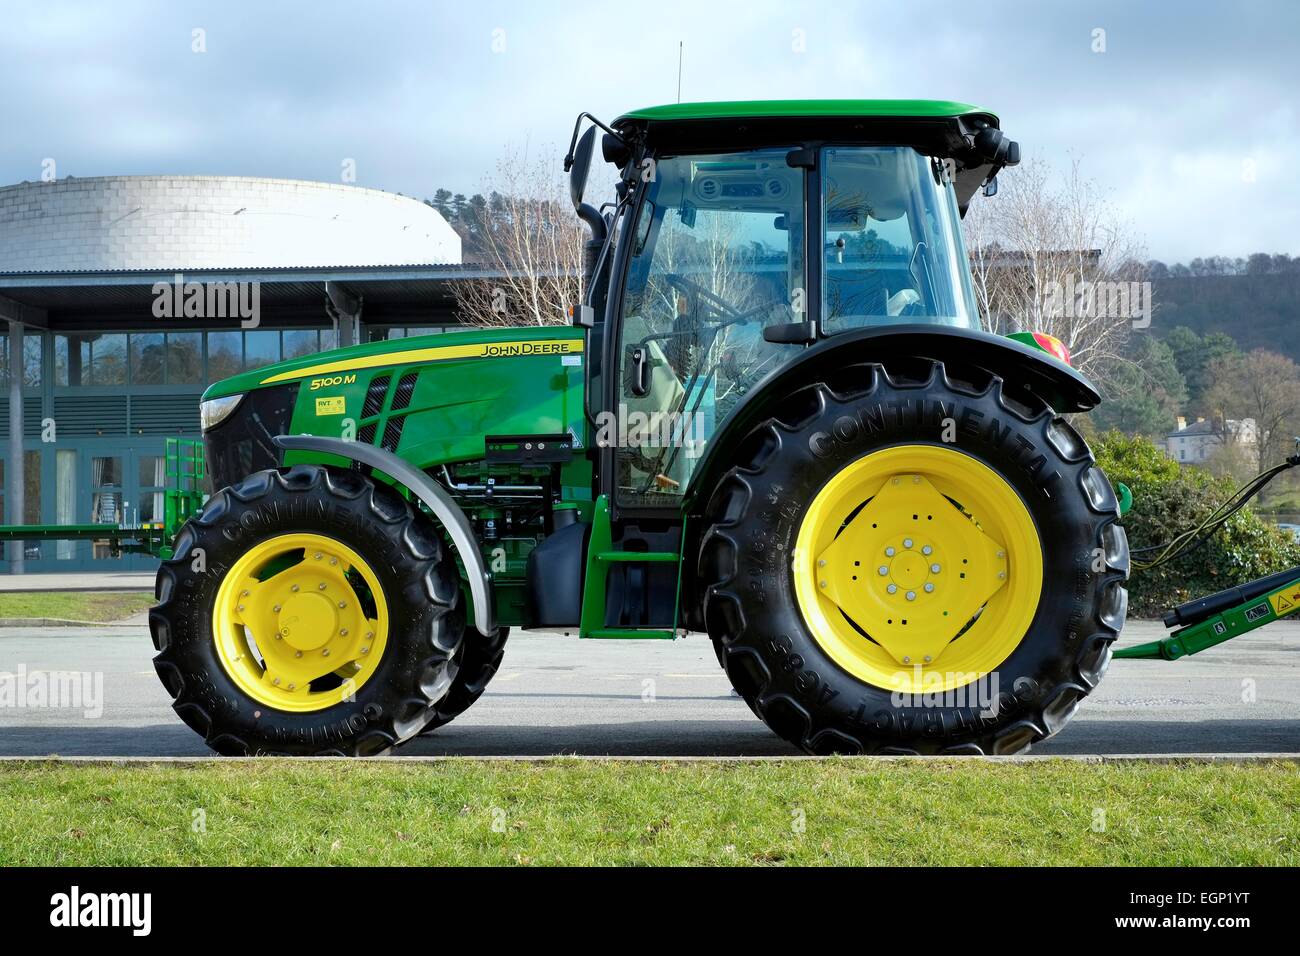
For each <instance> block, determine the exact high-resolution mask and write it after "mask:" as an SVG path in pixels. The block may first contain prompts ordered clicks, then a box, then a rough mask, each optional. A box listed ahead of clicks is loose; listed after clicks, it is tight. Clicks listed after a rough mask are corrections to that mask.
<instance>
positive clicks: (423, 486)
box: [272, 435, 497, 637]
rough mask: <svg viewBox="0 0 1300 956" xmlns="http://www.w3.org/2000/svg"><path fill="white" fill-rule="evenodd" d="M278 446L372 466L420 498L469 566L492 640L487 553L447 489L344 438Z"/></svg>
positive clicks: (307, 438)
mask: <svg viewBox="0 0 1300 956" xmlns="http://www.w3.org/2000/svg"><path fill="white" fill-rule="evenodd" d="M272 440H273V441H274V442H275V443H276V445H278V446H279V447H280V448H283V449H285V450H291V451H313V452H321V453H323V454H327V455H337V456H338V457H340V458H346V459H347V460H348V461H355V462H358V463H360V464H363V465H369V466H370V467H371V468H374V469H376V470H377V471H382V472H383V473H384V474H385V475H388V476H390V477H392V478H395V479H396V480H397V481H398V482H400V483H401V484H402V485H403V486H405V487H406V488H408V489H410V491H411V493H412V494H413V495H415V497H417V498H419V499H420V500H421V501H422V502H424V504H425V505H427V506H428V508H429V510H430V511H432V512H433V514H434V517H436V518H437V519H438V521H439V522H441V524H442V526H443V527H444V528H446V529H447V534H448V535H450V536H451V541H452V544H454V545H455V546H456V553H457V554H458V555H460V560H461V562H462V563H463V564H464V565H465V575H466V577H467V578H469V593H470V598H471V599H472V601H473V604H474V626H475V627H476V628H477V629H478V631H479V633H480V634H482V635H483V636H485V637H490V636H491V635H492V634H493V632H494V631H496V629H497V624H496V606H495V604H494V603H493V600H492V578H491V576H490V575H489V574H488V570H487V565H486V564H484V562H483V553H482V552H481V551H480V550H479V547H478V538H476V537H475V536H474V529H473V528H472V527H471V526H470V523H469V519H468V518H467V517H465V512H463V511H461V510H460V506H459V505H457V504H456V502H455V501H453V500H452V497H451V495H449V494H447V491H446V489H444V488H443V487H442V486H441V485H439V484H438V483H437V482H436V481H434V480H433V479H432V478H430V477H429V476H428V475H426V474H425V473H424V472H423V471H421V470H420V469H418V468H416V467H415V466H414V465H411V464H409V463H408V462H406V461H403V460H402V459H401V458H398V457H397V456H396V455H394V454H393V453H392V452H391V451H386V450H385V449H383V448H377V447H375V446H374V445H363V444H361V443H360V442H355V441H343V439H341V438H318V437H316V436H314V435H277V436H275V438H274V439H272Z"/></svg>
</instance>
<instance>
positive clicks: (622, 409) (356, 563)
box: [150, 101, 1129, 755]
mask: <svg viewBox="0 0 1300 956" xmlns="http://www.w3.org/2000/svg"><path fill="white" fill-rule="evenodd" d="M584 123H586V125H585V129H584ZM580 132H581V135H579V133H580ZM597 145H599V147H600V152H601V154H602V157H603V159H604V160H605V162H606V163H608V164H611V165H612V166H613V167H614V168H616V169H617V171H618V175H617V181H616V183H615V186H614V190H613V193H612V194H611V198H610V200H609V202H607V203H606V204H605V205H604V206H603V207H602V208H600V209H597V208H595V207H593V205H591V204H589V203H588V202H584V193H585V187H586V182H587V178H588V171H589V168H590V166H591V164H592V160H593V156H594V154H595V152H596V147H597ZM1018 159H1019V147H1018V146H1017V144H1016V143H1014V142H1012V141H1011V140H1010V139H1009V138H1007V137H1006V136H1005V135H1004V134H1003V133H1002V132H1001V131H1000V129H999V125H998V120H997V118H996V117H995V116H994V115H993V114H991V113H988V112H986V111H984V110H980V109H976V108H973V107H970V106H965V105H962V104H958V103H948V102H926V101H813V102H761V103H710V104H681V105H674V106H663V107H657V108H652V109H645V110H640V111H637V112H633V113H628V114H626V115H625V116H622V117H621V118H619V119H618V120H616V121H615V122H614V123H613V124H611V125H609V126H606V125H604V124H603V123H600V122H599V121H597V120H595V119H594V118H593V117H590V116H589V115H588V114H583V116H581V117H579V120H578V123H577V124H576V125H575V128H574V139H573V143H572V145H571V147H570V150H569V155H568V157H567V159H566V168H567V169H570V176H571V181H570V186H571V191H572V195H573V200H574V205H575V209H576V212H577V215H578V216H579V217H580V218H581V219H582V220H583V221H584V222H585V223H586V224H587V226H588V227H589V230H590V237H589V241H588V242H587V245H586V249H585V265H584V269H585V275H584V277H583V278H584V293H583V298H582V301H581V304H580V305H579V306H577V307H576V308H575V309H574V310H573V315H572V316H571V317H570V319H571V321H570V322H569V323H568V324H567V325H565V324H558V325H555V326H546V327H529V328H512V329H491V330H478V331H465V332H458V333H454V334H444V335H437V336H427V337H422V338H408V339H404V340H401V341H397V342H377V343H371V344H366V345H359V346H356V347H352V348H347V349H340V350H337V351H332V352H325V353H322V354H318V355H313V356H309V357H306V358H299V359H294V360H291V361H286V362H282V363H280V364H278V365H273V366H270V367H267V368H260V369H256V370H253V371H248V372H245V373H243V374H241V375H238V376H235V377H233V378H230V379H228V380H226V381H223V382H220V383H218V384H216V385H213V386H212V387H211V388H210V389H208V391H207V393H206V394H205V395H204V397H203V405H202V420H203V428H204V441H205V444H206V453H207V460H208V463H209V469H210V471H211V474H212V477H213V484H214V487H215V488H218V489H220V490H218V491H216V492H215V494H213V495H212V497H211V498H210V499H208V501H207V503H206V505H205V506H204V507H203V508H202V511H201V512H200V513H198V514H197V515H195V516H194V517H192V518H191V519H190V520H189V521H188V522H187V523H186V524H185V525H184V527H183V528H182V530H181V531H180V533H179V535H178V536H177V538H176V540H175V542H174V548H173V554H172V556H171V557H170V558H168V559H167V560H166V561H164V563H163V564H162V566H161V568H160V570H159V573H158V584H157V598H158V605H157V607H156V608H155V609H154V610H153V611H152V613H151V615H150V623H151V628H152V632H153V638H154V642H155V645H156V647H157V650H158V655H157V657H156V658H155V666H156V668H157V671H158V674H159V676H160V677H161V679H162V681H163V683H164V685H165V686H166V687H167V689H168V691H169V692H170V693H171V695H172V697H173V698H174V701H175V703H174V706H175V709H176V712H177V713H178V714H179V715H180V717H181V718H182V719H183V720H184V721H185V722H186V723H187V724H189V725H190V726H191V727H192V728H194V730H196V731H197V732H198V733H200V734H202V735H203V737H204V739H205V740H206V741H207V743H208V745H209V746H210V747H212V748H213V749H214V750H216V751H219V752H220V753H223V754H255V753H284V754H347V755H352V754H374V753H381V752H384V751H387V750H388V749H390V748H392V747H394V746H395V745H398V744H401V743H402V742H403V741H406V740H408V739H410V738H412V737H414V736H416V735H418V734H421V733H425V732H428V731H431V730H433V729H435V728H437V727H439V726H441V725H442V724H445V723H446V722H448V721H450V720H452V719H453V718H455V717H456V716H457V715H458V714H459V713H461V712H462V711H464V710H465V709H466V708H467V707H469V706H470V705H471V704H472V703H473V702H474V701H475V700H476V699H477V698H478V697H479V696H480V695H481V694H482V693H483V691H484V688H485V686H486V685H487V683H488V682H489V681H490V680H491V678H492V676H493V674H494V672H495V671H496V669H497V667H498V666H499V664H500V662H501V659H502V654H503V652H504V649H505V644H506V635H507V632H508V629H509V628H511V627H518V628H525V629H529V628H534V629H542V630H546V631H554V632H569V633H571V634H572V633H577V634H578V635H579V636H580V637H582V638H589V639H616V640H623V639H631V638H645V639H656V638H658V639H671V638H674V637H677V636H680V635H683V634H685V633H686V632H690V631H695V632H705V633H707V634H708V636H709V639H710V640H712V642H713V646H714V648H715V650H716V652H717V658H718V661H719V663H720V664H721V666H722V667H723V668H724V669H725V670H726V673H727V675H728V677H729V678H730V680H731V683H732V685H733V686H734V687H735V689H736V691H737V693H738V694H739V695H740V696H741V697H743V698H744V700H745V701H746V702H747V703H748V705H749V706H750V708H751V709H752V710H753V711H754V713H755V714H756V715H757V716H758V717H759V718H761V719H762V720H763V721H765V722H766V723H767V725H768V726H769V727H770V728H771V729H772V730H773V731H775V732H776V733H777V734H779V735H780V736H781V737H783V738H785V739H786V740H788V741H790V742H791V743H792V744H794V745H795V746H797V747H799V748H802V749H804V750H806V751H809V752H812V753H819V754H825V753H902V754H913V753H919V754H940V753H945V754H981V753H982V754H993V753H997V754H1003V753H1014V752H1017V751H1021V750H1024V749H1025V748H1026V747H1028V746H1029V745H1030V744H1032V743H1034V742H1035V741H1039V740H1042V739H1044V738H1045V737H1048V736H1050V735H1052V734H1054V733H1056V732H1057V731H1059V730H1060V729H1061V728H1062V727H1063V726H1064V725H1065V724H1066V723H1067V722H1068V721H1069V720H1070V718H1071V717H1072V716H1073V714H1074V713H1075V711H1076V709H1077V707H1078V705H1079V702H1080V701H1081V700H1082V698H1084V697H1085V696H1087V695H1088V693H1089V692H1090V691H1091V690H1092V689H1093V688H1094V687H1096V686H1097V683H1098V682H1099V681H1100V680H1101V678H1102V675H1103V674H1104V673H1105V671H1106V668H1107V665H1108V664H1109V662H1110V659H1111V644H1112V642H1114V640H1115V638H1116V637H1117V635H1118V634H1119V631H1120V628H1121V627H1122V626H1123V623H1124V615H1125V611H1126V606H1127V594H1126V591H1125V588H1124V582H1125V580H1126V578H1127V575H1128V568H1129V555H1128V545H1127V542H1126V539H1125V536H1124V531H1123V529H1122V528H1121V527H1120V526H1119V524H1118V521H1119V508H1118V503H1117V500H1116V496H1115V492H1114V491H1113V489H1112V487H1111V485H1110V483H1109V482H1108V481H1107V479H1106V478H1105V476H1104V475H1103V474H1102V472H1101V471H1100V470H1099V469H1098V468H1097V466H1096V465H1095V463H1094V461H1093V457H1092V455H1091V453H1090V452H1089V449H1088V446H1087V445H1086V444H1085V442H1084V440H1083V439H1082V438H1081V437H1080V435H1079V433H1078V432H1077V431H1076V430H1075V429H1074V428H1073V427H1072V426H1071V425H1070V424H1069V422H1068V421H1067V420H1066V418H1065V417H1063V416H1066V415H1068V414H1071V413H1077V412H1085V411H1087V410H1088V409H1090V408H1092V407H1094V406H1095V405H1096V404H1097V402H1098V400H1099V399H1098V395H1097V392H1096V391H1095V390H1094V389H1093V387H1092V386H1091V385H1090V384H1089V383H1088V382H1087V381H1086V380H1085V379H1084V378H1083V377H1082V376H1080V375H1079V374H1078V373H1077V372H1075V371H1074V370H1073V369H1072V368H1071V367H1070V366H1069V364H1068V356H1067V355H1066V354H1065V353H1064V349H1063V348H1062V347H1061V346H1060V345H1059V343H1058V342H1056V341H1055V340H1054V339H1051V338H1050V337H1047V336H1034V335H1030V336H1021V338H1022V339H1024V341H1018V340H1013V339H1009V338H1003V337H999V336H995V335H992V334H989V333H986V332H983V331H981V330H980V328H979V316H978V312H977V307H976V302H975V297H974V293H973V290H972V283H971V279H970V274H969V270H968V267H967V261H966V253H965V250H964V247H963V244H962V235H961V216H962V215H963V214H964V213H965V211H966V208H967V205H968V204H969V203H970V202H971V201H972V200H973V198H974V197H975V194H976V193H977V192H979V191H981V190H982V191H983V192H984V193H985V194H986V195H989V194H992V192H993V191H994V190H995V188H996V179H995V177H996V175H997V174H998V172H999V171H1000V170H1001V169H1003V168H1004V167H1007V166H1012V165H1014V164H1015V163H1016V162H1017V161H1018Z"/></svg>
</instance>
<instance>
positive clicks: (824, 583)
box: [818, 581, 826, 587]
mask: <svg viewBox="0 0 1300 956" xmlns="http://www.w3.org/2000/svg"><path fill="white" fill-rule="evenodd" d="M818 583H819V584H820V585H821V586H822V587H826V582H825V581H820V582H818Z"/></svg>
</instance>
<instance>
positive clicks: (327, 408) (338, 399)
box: [316, 395, 347, 415]
mask: <svg viewBox="0 0 1300 956" xmlns="http://www.w3.org/2000/svg"><path fill="white" fill-rule="evenodd" d="M346 408H347V402H346V400H345V399H344V398H343V396H342V395H331V396H329V397H328V398H318V399H316V414H317V415H342V414H343V412H344V411H345V410H346Z"/></svg>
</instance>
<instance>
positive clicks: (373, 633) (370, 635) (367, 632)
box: [366, 631, 375, 640]
mask: <svg viewBox="0 0 1300 956" xmlns="http://www.w3.org/2000/svg"><path fill="white" fill-rule="evenodd" d="M374 636H375V632H374V631H366V640H370V639H371V638H372V637H374Z"/></svg>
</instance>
